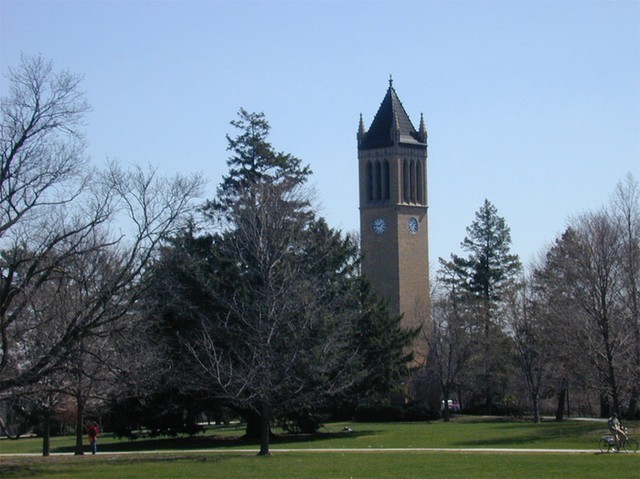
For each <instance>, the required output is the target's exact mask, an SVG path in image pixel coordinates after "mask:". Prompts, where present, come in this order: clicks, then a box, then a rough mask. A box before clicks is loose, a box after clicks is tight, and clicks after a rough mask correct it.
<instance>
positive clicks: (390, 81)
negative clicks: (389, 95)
mask: <svg viewBox="0 0 640 479" xmlns="http://www.w3.org/2000/svg"><path fill="white" fill-rule="evenodd" d="M389 88H393V76H392V75H391V73H389Z"/></svg>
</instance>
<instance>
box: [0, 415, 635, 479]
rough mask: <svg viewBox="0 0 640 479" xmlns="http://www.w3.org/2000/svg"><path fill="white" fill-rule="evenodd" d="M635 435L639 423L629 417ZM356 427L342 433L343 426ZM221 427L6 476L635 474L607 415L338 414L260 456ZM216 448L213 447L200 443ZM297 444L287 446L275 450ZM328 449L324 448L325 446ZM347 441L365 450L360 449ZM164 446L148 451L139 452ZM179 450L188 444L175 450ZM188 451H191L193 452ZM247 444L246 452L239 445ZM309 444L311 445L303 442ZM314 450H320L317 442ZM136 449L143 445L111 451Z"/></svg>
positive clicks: (15, 447) (8, 449)
mask: <svg viewBox="0 0 640 479" xmlns="http://www.w3.org/2000/svg"><path fill="white" fill-rule="evenodd" d="M628 425H630V426H632V427H631V430H632V434H633V435H634V436H635V437H637V435H638V423H630V424H628ZM345 426H348V427H350V428H352V431H351V432H345V431H344V428H345ZM242 432H243V431H242V430H241V429H237V428H235V429H234V428H223V429H214V430H211V431H209V433H208V434H207V435H203V436H197V437H194V438H181V439H166V440H137V441H126V440H125V441H121V440H115V439H112V438H109V437H107V436H106V435H103V436H102V437H101V438H100V452H99V454H98V455H97V456H91V455H87V456H82V457H77V456H72V455H65V456H53V457H49V458H39V457H4V458H0V477H2V478H6V479H10V478H23V477H42V478H60V479H62V478H83V479H84V478H86V477H94V478H136V479H146V478H157V479H165V478H167V479H168V478H205V477H206V478H217V477H220V478H227V477H234V478H257V477H259V478H289V477H292V478H294V477H295V478H350V477H353V478H391V477H393V478H424V477H438V478H449V477H451V478H454V477H455V478H465V477H471V478H485V477H487V478H491V479H500V478H545V477H549V478H553V477H563V478H600V477H616V478H634V479H638V478H639V477H640V453H638V454H599V453H598V452H597V441H598V439H599V437H600V436H601V435H603V434H606V433H607V428H606V424H603V423H597V422H583V421H568V422H564V423H555V422H546V423H542V424H531V423H527V422H521V421H501V420H483V419H478V418H457V419H456V420H455V421H453V422H451V423H443V422H441V421H437V422H433V423H400V424H399V423H383V424H380V423H333V424H328V425H327V426H326V427H325V428H324V429H323V432H322V433H321V434H319V435H317V436H302V437H288V436H287V437H285V436H279V437H277V438H275V440H274V441H273V442H272V444H271V446H272V451H273V456H271V457H256V455H255V453H256V452H257V450H258V447H257V445H255V444H247V443H244V442H242V441H240V440H239V439H237V438H236V436H240V435H241V434H242ZM72 448H73V438H55V439H54V440H53V441H52V452H54V453H55V452H69V451H71V450H72ZM397 448H413V449H417V448H455V449H462V448H477V449H480V448H506V449H524V448H534V449H589V450H593V453H592V454H591V453H589V454H573V453H569V452H554V453H531V452H527V453H525V452H498V453H486V452H443V451H418V450H413V451H391V450H389V449H397ZM196 449H198V450H200V449H209V450H210V451H208V452H194V450H196ZM283 449H287V450H293V452H281V451H278V450H283ZM319 449H322V450H324V451H322V452H318V451H317V450H319ZM348 449H363V450H365V451H364V452H362V451H360V452H354V451H349V450H348ZM40 450H41V439H21V440H19V441H7V440H2V441H0V453H3V454H8V453H39V452H40ZM145 450H146V451H158V450H159V451H164V452H163V453H161V454H160V453H144V452H141V451H145ZM177 450H182V451H183V452H179V453H178V452H171V451H177ZM189 450H191V451H189ZM240 450H243V451H249V452H240ZM305 450H306V451H305ZM312 450H313V451H312ZM116 451H131V452H136V454H126V455H114V454H109V453H110V452H116Z"/></svg>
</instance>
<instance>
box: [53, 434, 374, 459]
mask: <svg viewBox="0 0 640 479" xmlns="http://www.w3.org/2000/svg"><path fill="white" fill-rule="evenodd" d="M371 434H374V433H373V431H357V432H355V431H345V432H318V433H315V434H273V435H272V436H271V438H270V440H269V443H270V444H271V445H276V444H282V443H287V444H292V443H294V444H298V443H309V442H314V441H324V440H330V439H337V438H340V439H351V438H352V439H356V438H358V437H362V436H368V435H371ZM234 447H255V448H259V447H260V443H259V442H258V441H257V440H255V439H248V438H246V437H244V436H241V437H223V436H191V437H175V438H153V439H136V440H131V441H117V442H108V439H104V440H103V441H98V452H99V453H109V452H144V451H168V450H179V451H189V450H196V449H217V448H234ZM74 451H75V446H64V447H58V448H52V452H59V453H73V452H74ZM88 451H89V446H88V445H85V454H87V453H90V452H88Z"/></svg>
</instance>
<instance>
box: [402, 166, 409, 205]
mask: <svg viewBox="0 0 640 479" xmlns="http://www.w3.org/2000/svg"><path fill="white" fill-rule="evenodd" d="M409 181H410V179H409V161H408V160H404V161H403V162H402V200H403V201H404V202H405V203H409V201H410V196H409V189H410V186H409Z"/></svg>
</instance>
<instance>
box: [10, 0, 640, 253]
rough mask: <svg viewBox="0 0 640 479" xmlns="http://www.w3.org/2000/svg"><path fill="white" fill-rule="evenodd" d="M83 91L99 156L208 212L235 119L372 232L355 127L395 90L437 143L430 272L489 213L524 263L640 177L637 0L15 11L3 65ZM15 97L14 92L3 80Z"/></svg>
mask: <svg viewBox="0 0 640 479" xmlns="http://www.w3.org/2000/svg"><path fill="white" fill-rule="evenodd" d="M21 52H23V53H25V54H28V55H32V54H38V53H40V54H42V55H43V56H44V57H46V58H48V59H51V60H53V61H54V63H55V65H56V67H58V68H68V69H69V70H71V71H72V72H75V73H81V74H83V75H84V77H85V80H84V84H83V85H84V88H85V90H86V92H87V98H88V100H89V102H90V103H91V104H92V106H93V111H92V112H91V113H90V114H89V115H88V117H87V122H88V125H87V128H86V133H87V137H88V140H89V142H90V146H89V153H90V155H91V156H92V158H93V159H94V161H95V162H96V163H100V162H104V161H105V160H106V159H108V158H112V159H118V160H120V161H122V162H138V163H142V164H147V163H150V164H154V165H158V166H159V167H160V169H161V171H163V172H165V173H167V174H172V173H174V172H177V171H180V172H185V173H187V172H193V171H201V172H202V173H203V174H204V175H205V176H206V177H207V178H208V179H209V180H210V188H209V196H212V195H213V193H214V191H215V188H216V186H217V184H218V183H219V181H220V178H221V176H222V175H223V174H224V173H225V172H226V159H227V157H228V152H227V151H226V141H225V134H226V133H229V132H231V131H233V130H231V127H230V126H229V121H230V120H232V119H234V118H235V116H236V112H237V111H238V109H239V108H240V107H243V108H245V109H247V110H250V111H256V112H264V113H265V114H266V116H267V118H268V120H269V121H270V123H271V126H272V136H271V140H272V143H273V145H274V147H275V148H276V149H278V150H282V151H285V152H288V153H292V154H294V155H296V156H298V157H300V158H302V159H303V160H304V161H305V162H307V163H309V164H310V165H311V167H312V169H313V171H314V176H313V182H314V185H315V186H316V189H317V192H318V196H319V199H320V200H321V202H322V214H323V215H324V216H326V218H327V220H328V221H329V224H330V225H332V226H334V227H337V228H340V229H342V230H344V231H354V230H357V229H358V227H359V225H358V222H359V219H358V218H359V216H358V179H357V149H356V131H357V127H358V119H359V115H360V113H362V115H363V117H364V120H365V123H366V125H367V126H368V125H369V124H370V122H371V121H372V120H373V116H374V115H375V113H376V111H377V109H378V106H379V105H380V102H381V101H382V99H383V97H384V94H385V92H386V89H387V86H388V78H389V75H390V74H392V75H393V78H394V86H395V88H396V91H397V93H398V95H399V97H400V99H401V100H402V102H403V104H404V106H405V109H406V110H407V112H408V113H409V115H410V117H411V119H412V120H413V123H414V125H416V126H417V124H418V123H419V120H420V113H424V116H425V120H426V122H427V128H428V130H429V173H428V174H429V176H428V188H429V204H430V209H429V217H430V248H431V262H432V264H435V265H437V258H438V257H440V256H442V257H447V258H448V257H449V255H450V253H452V252H459V243H460V241H462V239H463V238H464V236H465V228H466V227H467V226H468V225H469V224H470V223H471V222H472V221H473V218H474V213H475V212H476V210H477V209H478V208H479V207H480V206H481V205H482V203H483V201H484V199H485V198H488V199H489V200H490V201H491V202H492V203H494V204H495V205H496V207H497V208H498V212H499V213H500V215H502V216H504V217H505V218H506V221H507V223H508V225H509V226H510V227H511V230H512V239H513V251H514V252H515V253H518V254H519V255H520V256H521V258H522V259H523V261H524V262H525V263H526V262H527V261H528V260H530V259H531V258H532V257H533V256H534V255H536V254H537V253H539V252H540V251H541V250H542V248H543V247H544V246H545V245H546V244H548V243H549V242H551V241H552V240H553V239H554V238H555V236H556V235H557V234H559V233H560V232H562V231H563V229H564V227H565V225H566V222H567V219H568V218H569V217H571V216H572V215H577V214H579V213H581V212H584V211H586V210H594V209H597V208H599V207H600V206H602V205H604V204H605V203H607V201H608V199H609V196H610V194H611V193H612V192H613V189H614V187H615V185H616V183H617V182H618V181H620V180H621V179H622V178H623V176H624V175H625V174H626V173H627V172H632V173H633V174H634V176H635V177H636V179H639V180H640V2H639V1H637V0H636V1H577V0H576V1H551V0H546V1H545V0H540V1H516V0H512V1H506V0H504V1H451V2H445V1H365V0H362V1H303V0H299V1H293V0H291V1H283V2H276V1H268V0H265V1H259V2H257V1H213V0H210V1H189V0H186V1H180V2H178V1H89V0H87V1H54V0H50V1H30V0H20V1H16V0H0V67H1V70H2V72H3V73H6V71H7V68H8V67H9V66H12V65H17V63H18V61H19V57H20V53H21ZM0 86H1V87H2V91H3V92H4V91H6V81H5V80H4V79H3V80H1V81H0Z"/></svg>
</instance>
